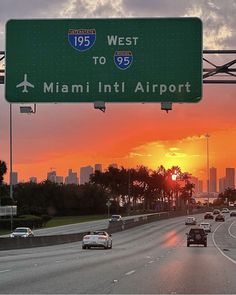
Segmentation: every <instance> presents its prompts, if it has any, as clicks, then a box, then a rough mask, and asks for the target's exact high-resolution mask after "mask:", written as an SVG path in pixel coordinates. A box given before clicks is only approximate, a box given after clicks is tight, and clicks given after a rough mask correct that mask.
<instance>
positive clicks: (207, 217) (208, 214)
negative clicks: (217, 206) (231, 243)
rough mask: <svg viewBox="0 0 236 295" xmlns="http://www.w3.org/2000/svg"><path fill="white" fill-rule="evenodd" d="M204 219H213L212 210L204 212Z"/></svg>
mask: <svg viewBox="0 0 236 295" xmlns="http://www.w3.org/2000/svg"><path fill="white" fill-rule="evenodd" d="M204 219H214V216H213V214H212V212H206V214H205V215H204Z"/></svg>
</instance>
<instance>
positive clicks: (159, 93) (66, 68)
mask: <svg viewBox="0 0 236 295" xmlns="http://www.w3.org/2000/svg"><path fill="white" fill-rule="evenodd" d="M5 84H6V85H5V96H6V99H7V101H8V102H10V103H13V102H15V103H23V102H31V103H39V102H58V103H59V102H63V103H65V102H95V101H104V102H198V101H199V100H200V99H201V96H202V22H201V20H200V19H198V18H125V19H59V20H57V19H54V20H50V19H43V20H40V19H35V20H9V21H8V22H7V24H6V80H5Z"/></svg>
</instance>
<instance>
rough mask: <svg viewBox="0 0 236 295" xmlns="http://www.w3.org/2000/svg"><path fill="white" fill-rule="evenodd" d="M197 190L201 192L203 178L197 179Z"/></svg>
mask: <svg viewBox="0 0 236 295" xmlns="http://www.w3.org/2000/svg"><path fill="white" fill-rule="evenodd" d="M198 192H199V193H202V192H203V180H199V181H198Z"/></svg>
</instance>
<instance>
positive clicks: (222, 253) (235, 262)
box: [212, 223, 236, 264]
mask: <svg viewBox="0 0 236 295" xmlns="http://www.w3.org/2000/svg"><path fill="white" fill-rule="evenodd" d="M223 224H224V223H221V224H219V225H218V226H217V227H216V228H215V230H214V232H213V233H212V241H213V244H214V246H215V247H216V249H217V250H218V251H219V252H220V254H221V255H223V256H224V257H225V258H227V259H228V260H229V261H231V262H233V263H234V264H236V261H235V260H234V259H232V258H230V257H229V256H227V255H226V254H225V253H224V252H223V251H222V250H221V249H220V248H219V247H218V246H217V244H216V241H215V238H214V236H215V232H216V230H217V229H218V228H219V227H220V226H222V225H223Z"/></svg>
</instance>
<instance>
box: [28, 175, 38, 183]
mask: <svg viewBox="0 0 236 295" xmlns="http://www.w3.org/2000/svg"><path fill="white" fill-rule="evenodd" d="M29 182H33V183H37V177H35V176H31V177H30V178H29Z"/></svg>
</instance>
